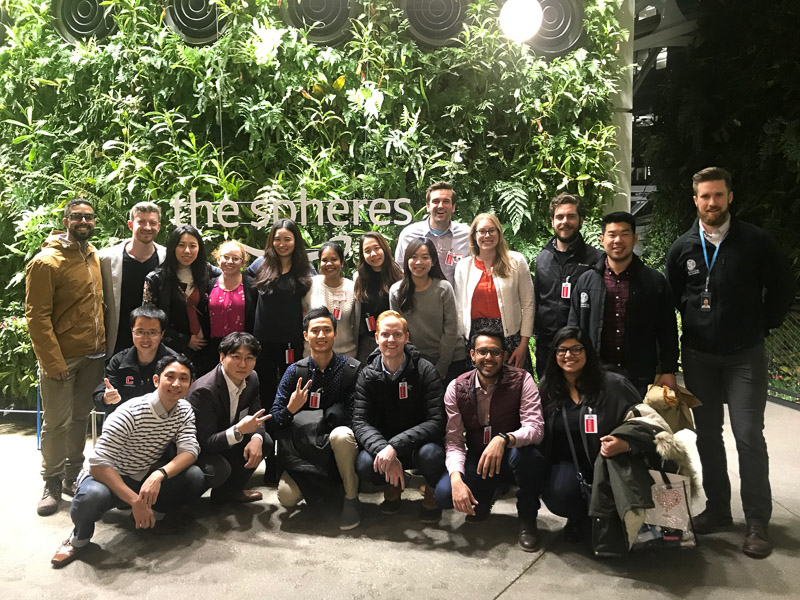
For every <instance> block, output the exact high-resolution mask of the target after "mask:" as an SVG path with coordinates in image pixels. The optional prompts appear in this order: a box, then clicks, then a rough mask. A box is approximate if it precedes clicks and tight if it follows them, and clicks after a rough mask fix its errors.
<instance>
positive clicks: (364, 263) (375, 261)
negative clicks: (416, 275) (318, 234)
mask: <svg viewBox="0 0 800 600" xmlns="http://www.w3.org/2000/svg"><path fill="white" fill-rule="evenodd" d="M402 278H403V270H402V269H401V268H400V266H399V265H398V264H397V263H396V262H394V260H393V259H392V251H391V250H390V249H389V244H388V243H387V242H386V238H384V237H383V236H382V235H381V234H380V233H378V232H377V231H370V232H368V233H365V234H364V235H363V236H361V242H360V244H359V246H358V266H357V267H356V273H355V275H354V277H353V280H354V283H355V285H354V293H355V297H356V300H357V301H358V302H359V303H360V304H361V318H360V319H359V323H358V326H359V329H358V360H359V361H360V362H361V363H362V364H366V362H367V358H368V357H369V355H370V354H372V351H373V350H375V348H377V347H378V345H377V343H376V342H375V331H376V321H377V319H378V315H380V314H381V313H382V312H383V311H385V310H389V290H390V289H391V287H392V285H394V284H395V283H396V282H397V281H400V280H401V279H402Z"/></svg>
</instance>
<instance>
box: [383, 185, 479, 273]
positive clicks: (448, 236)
mask: <svg viewBox="0 0 800 600" xmlns="http://www.w3.org/2000/svg"><path fill="white" fill-rule="evenodd" d="M456 200H457V197H456V192H455V190H454V189H453V186H452V185H450V184H449V183H447V182H446V181H437V182H436V183H434V184H433V185H431V186H430V187H429V188H428V189H427V190H426V191H425V206H426V208H427V209H428V218H427V219H425V220H424V221H419V222H417V223H412V224H411V225H409V226H407V227H406V228H405V229H403V231H401V232H400V235H399V236H398V237H397V248H395V251H394V259H395V260H396V261H397V263H398V264H400V265H402V264H403V257H404V256H405V253H406V247H407V246H408V243H409V242H410V241H411V240H413V239H414V238H419V237H426V238H428V239H430V240H431V241H432V242H433V245H434V246H436V253H437V254H438V255H439V265H440V266H441V267H442V273H444V276H445V277H446V278H447V281H449V282H450V285H452V286H453V287H455V285H456V265H457V264H458V261H460V260H461V259H462V258H464V257H465V256H468V255H469V226H467V225H464V224H463V223H457V222H456V221H453V220H451V218H450V217H452V215H453V213H454V212H455V210H456Z"/></svg>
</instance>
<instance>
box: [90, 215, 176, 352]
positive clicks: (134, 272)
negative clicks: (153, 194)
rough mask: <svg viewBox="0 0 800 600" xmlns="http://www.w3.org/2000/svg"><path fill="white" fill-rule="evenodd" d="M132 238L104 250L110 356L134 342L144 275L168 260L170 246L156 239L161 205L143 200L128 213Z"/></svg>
mask: <svg viewBox="0 0 800 600" xmlns="http://www.w3.org/2000/svg"><path fill="white" fill-rule="evenodd" d="M128 229H130V230H131V232H132V235H131V239H129V240H127V241H125V242H120V243H119V244H117V245H116V246H111V247H110V248H104V249H103V250H101V251H100V272H101V273H102V275H103V300H104V302H105V304H106V310H105V326H106V357H107V358H110V357H112V356H114V354H116V353H117V352H120V351H122V350H125V349H126V348H130V347H131V346H132V345H133V338H132V337H131V328H130V326H129V318H128V316H129V315H130V313H131V311H132V310H133V309H134V308H136V307H138V306H141V304H142V290H143V289H144V278H145V276H146V275H147V274H148V273H149V272H150V271H152V270H154V269H155V268H156V267H157V266H158V265H160V264H161V263H162V262H164V256H165V254H166V249H165V248H164V246H161V245H159V244H156V243H155V242H154V240H155V239H156V235H158V232H159V230H160V229H161V209H160V208H159V207H158V205H156V204H154V203H152V202H139V203H138V204H136V205H134V207H133V208H131V212H130V215H129V217H128Z"/></svg>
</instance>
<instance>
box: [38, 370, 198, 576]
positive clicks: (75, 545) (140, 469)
mask: <svg viewBox="0 0 800 600" xmlns="http://www.w3.org/2000/svg"><path fill="white" fill-rule="evenodd" d="M192 377H193V366H192V363H191V362H189V359H188V358H186V357H185V356H165V357H164V358H162V359H161V360H160V361H159V363H158V366H157V367H156V375H154V376H153V382H154V383H155V385H156V391H155V392H153V393H152V394H147V395H145V396H141V397H140V398H134V399H133V400H129V401H128V402H126V403H125V404H123V405H122V406H121V407H120V408H118V409H117V410H116V411H114V412H113V413H112V414H111V415H110V416H109V418H108V419H106V421H105V423H103V433H102V435H101V436H100V439H98V440H97V445H96V446H95V448H94V453H93V454H92V455H91V456H90V457H89V467H88V469H86V468H84V470H83V471H81V473H80V475H79V476H78V491H77V493H76V494H75V498H74V499H73V500H72V508H71V510H70V516H71V517H72V522H73V523H74V525H75V527H74V529H73V530H72V533H71V534H70V536H69V538H68V539H67V540H66V541H65V542H64V543H62V544H61V547H60V548H59V549H58V550H57V551H56V553H55V555H53V558H52V560H51V561H50V563H51V564H52V565H53V567H55V568H61V567H64V566H66V565H68V564H69V563H71V562H72V561H73V560H75V559H76V558H77V557H78V555H79V554H80V553H81V551H82V550H83V548H85V547H86V546H87V545H88V543H89V540H90V539H91V537H92V535H93V534H94V524H95V522H96V521H98V520H100V519H101V518H102V516H103V514H104V513H105V512H106V511H108V510H111V509H112V508H114V507H115V506H124V505H130V507H131V509H132V516H133V520H134V523H135V525H136V528H137V529H153V530H154V532H156V533H162V534H168V533H174V526H170V525H169V524H168V523H166V524H165V523H164V522H163V520H162V517H163V516H164V513H171V512H173V511H176V510H177V509H178V508H180V507H181V506H182V505H183V504H185V503H188V502H191V501H193V500H195V499H196V498H199V497H200V495H201V494H202V493H203V486H204V481H205V478H204V476H203V472H202V471H201V470H200V469H199V468H198V467H197V466H196V465H194V462H195V460H196V458H197V455H198V454H199V453H200V447H199V446H198V444H197V434H196V431H195V424H194V413H193V412H192V407H191V406H189V404H188V403H187V402H186V400H184V399H183V398H184V397H185V396H186V392H188V391H189V386H190V385H191V382H192ZM173 444H174V445H175V457H174V458H172V460H169V461H167V460H166V459H165V456H168V455H169V454H172V453H171V452H169V449H170V446H171V445H173Z"/></svg>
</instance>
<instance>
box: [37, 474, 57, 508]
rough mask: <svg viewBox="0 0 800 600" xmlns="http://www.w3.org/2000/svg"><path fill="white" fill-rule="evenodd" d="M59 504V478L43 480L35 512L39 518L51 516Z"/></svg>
mask: <svg viewBox="0 0 800 600" xmlns="http://www.w3.org/2000/svg"><path fill="white" fill-rule="evenodd" d="M60 502H61V477H48V478H47V479H45V480H44V491H43V492H42V499H41V500H39V504H37V505H36V512H37V513H38V514H39V516H40V517H47V516H49V515H53V514H55V513H56V512H57V511H58V504H59V503H60Z"/></svg>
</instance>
